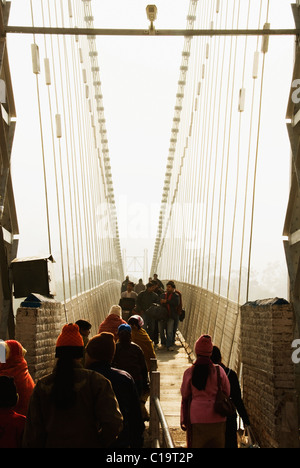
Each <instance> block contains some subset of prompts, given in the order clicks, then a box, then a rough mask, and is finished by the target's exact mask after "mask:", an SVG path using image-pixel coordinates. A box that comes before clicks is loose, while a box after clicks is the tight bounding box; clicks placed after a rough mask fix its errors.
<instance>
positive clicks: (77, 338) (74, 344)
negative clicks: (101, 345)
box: [56, 323, 84, 359]
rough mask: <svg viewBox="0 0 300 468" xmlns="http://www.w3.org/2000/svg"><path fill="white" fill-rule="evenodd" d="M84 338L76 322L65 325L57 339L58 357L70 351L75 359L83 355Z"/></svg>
mask: <svg viewBox="0 0 300 468" xmlns="http://www.w3.org/2000/svg"><path fill="white" fill-rule="evenodd" d="M83 347H84V344H83V339H82V336H81V335H80V333H79V327H78V325H76V324H75V323H68V324H67V325H64V326H63V328H62V331H61V333H60V335H59V337H58V338H57V341H56V357H62V355H63V354H65V353H68V354H69V355H70V356H71V357H72V356H73V355H74V359H76V358H79V357H81V356H82V355H83Z"/></svg>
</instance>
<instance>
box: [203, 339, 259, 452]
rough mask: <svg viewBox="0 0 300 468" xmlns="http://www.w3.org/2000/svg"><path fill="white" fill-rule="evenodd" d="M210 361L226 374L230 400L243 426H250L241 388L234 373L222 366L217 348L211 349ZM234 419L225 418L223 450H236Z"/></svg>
mask: <svg viewBox="0 0 300 468" xmlns="http://www.w3.org/2000/svg"><path fill="white" fill-rule="evenodd" d="M211 360H212V361H213V363H214V364H219V366H221V367H223V369H224V371H225V372H226V375H227V377H228V379H229V382H230V398H231V399H232V401H233V403H234V405H235V407H236V410H237V412H238V414H239V416H240V417H241V418H242V421H243V424H244V426H250V420H249V417H248V414H247V411H246V408H245V405H244V402H243V400H242V392H241V387H240V383H239V379H238V376H237V374H236V372H234V370H232V369H229V367H226V366H225V365H224V364H222V356H221V351H220V349H219V348H218V347H217V346H214V347H213V352H212V356H211ZM236 419H237V414H235V415H233V416H231V417H229V418H227V422H226V443H225V448H238V445H237V421H236Z"/></svg>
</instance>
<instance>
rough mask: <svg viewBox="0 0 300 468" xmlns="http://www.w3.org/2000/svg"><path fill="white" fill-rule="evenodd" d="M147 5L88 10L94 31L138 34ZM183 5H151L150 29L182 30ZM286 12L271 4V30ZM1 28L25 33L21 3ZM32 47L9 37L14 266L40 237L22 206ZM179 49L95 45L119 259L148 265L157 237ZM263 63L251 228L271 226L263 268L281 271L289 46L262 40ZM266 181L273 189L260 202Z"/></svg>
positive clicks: (26, 187)
mask: <svg viewBox="0 0 300 468" xmlns="http://www.w3.org/2000/svg"><path fill="white" fill-rule="evenodd" d="M253 1H256V0H253ZM38 3H39V2H35V4H38ZM66 3H67V2H66V1H65V4H66ZM148 3H149V2H147V1H144V0H129V1H126V2H125V1H124V0H114V1H111V0H94V1H92V8H93V13H94V24H95V27H99V28H100V27H103V28H139V29H140V28H145V29H147V28H148V25H149V22H148V20H147V17H146V11H145V9H146V5H147V4H148ZM189 3H190V2H189V0H159V1H156V2H155V4H156V5H157V7H158V18H157V21H156V22H155V26H156V27H157V29H160V28H163V29H172V28H180V29H182V28H185V27H186V16H187V13H188V8H189ZM291 3H292V2H291V1H289V0H271V1H270V4H271V11H270V17H271V26H272V27H282V28H283V27H293V26H294V24H293V20H292V15H291V8H290V4H291ZM10 24H30V9H29V1H27V0H12V8H11V17H10ZM31 42H32V38H31V37H24V36H18V35H11V36H10V37H9V56H10V65H11V72H12V78H13V86H14V94H15V100H16V107H17V114H18V116H17V131H16V134H15V141H14V151H13V162H12V168H13V177H14V181H15V184H16V185H15V196H16V203H17V209H18V219H19V224H20V231H21V237H20V249H19V255H20V256H31V255H36V254H39V253H41V252H42V251H43V249H45V245H44V246H43V245H42V246H41V250H40V252H36V246H37V245H38V244H39V242H40V239H41V237H43V236H41V234H40V232H41V231H40V229H35V226H37V225H39V223H40V221H39V217H40V216H41V215H40V213H41V210H42V209H43V203H42V200H40V199H39V198H40V197H38V196H34V197H33V198H32V195H31V196H30V194H31V193H32V189H33V191H35V190H36V194H38V193H39V191H40V187H39V183H40V180H39V179H40V178H41V177H39V176H38V175H37V173H36V168H37V165H38V164H39V163H37V162H36V160H35V153H36V152H38V148H39V144H40V141H39V136H38V135H37V131H36V129H35V128H34V127H33V125H32V122H31V121H30V119H29V117H28V116H29V115H30V112H31V109H33V107H34V106H36V103H35V102H34V101H33V99H32V92H33V90H34V87H33V75H32V71H31V56H30V44H31ZM183 43H184V39H183V38H182V37H177V38H176V37H170V38H153V37H152V38H149V37H147V38H142V37H99V38H98V39H97V45H98V52H99V64H100V76H101V81H102V90H103V96H104V107H105V116H106V126H107V133H108V141H109V149H110V158H111V166H112V174H113V182H114V190H115V198H116V203H117V207H118V214H119V227H120V236H121V246H122V248H126V250H127V254H128V255H142V254H143V249H144V248H147V249H149V263H150V262H151V254H152V252H151V249H152V248H153V245H154V241H155V236H156V228H157V221H158V213H159V208H160V201H161V193H162V188H163V181H164V176H165V168H166V161H167V157H168V149H169V141H170V136H171V128H172V120H173V114H174V105H175V101H176V99H175V96H176V92H177V82H178V78H179V67H180V63H181V53H182V48H183ZM267 60H268V70H267V73H266V76H267V77H266V82H267V83H268V84H267V86H266V90H265V101H264V102H265V109H266V111H265V112H267V113H269V117H268V118H269V119H270V125H269V126H267V127H266V128H264V138H263V141H262V145H263V148H267V150H266V151H267V152H269V159H268V160H266V159H263V161H262V166H261V169H260V171H261V172H260V174H259V183H258V193H257V196H258V197H259V200H260V203H259V206H260V207H261V213H262V214H261V218H260V217H258V226H259V225H260V220H261V222H262V224H261V225H262V226H263V223H265V222H266V220H265V212H266V210H267V211H268V216H269V218H270V221H268V222H267V225H268V226H270V223H273V224H272V227H271V233H270V235H269V234H267V236H266V240H265V241H264V242H263V248H264V249H265V253H266V256H265V259H264V260H265V266H267V265H268V264H269V263H272V262H276V261H278V262H279V263H280V265H282V266H283V268H284V267H285V258H284V253H283V248H282V237H281V236H282V229H283V223H284V217H285V209H286V204H287V200H288V179H289V141H288V137H287V132H286V127H285V112H286V107H287V99H288V96H289V86H290V83H291V75H292V61H293V40H292V39H291V38H271V40H270V52H269V55H268V58H267ZM24 90H26V92H24ZM24 148H26V154H24ZM265 178H268V179H269V180H270V179H272V183H271V184H270V186H269V188H268V190H267V192H266V193H264V179H265ZM33 199H34V204H33ZM39 202H40V207H39V205H38V203H39ZM138 216H142V219H143V223H142V224H143V226H144V230H145V235H144V238H143V236H139V237H142V238H141V239H136V238H135V226H136V219H137V217H138ZM263 229H264V228H263ZM259 237H260V234H259ZM261 237H263V233H262V234H261ZM42 244H43V241H42ZM149 267H150V265H149Z"/></svg>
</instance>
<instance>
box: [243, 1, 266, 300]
mask: <svg viewBox="0 0 300 468" xmlns="http://www.w3.org/2000/svg"><path fill="white" fill-rule="evenodd" d="M269 9H270V0H268V2H267V15H266V18H267V19H266V20H267V21H268V18H269ZM265 62H266V53H265V51H264V54H263V63H262V78H261V88H260V99H259V118H258V130H257V140H256V152H255V167H254V184H253V196H252V210H251V224H250V244H249V256H248V276H247V294H246V300H247V301H248V299H249V287H250V272H251V254H252V242H253V224H254V211H255V195H256V175H257V164H258V153H259V141H260V130H261V111H262V101H263V88H264V72H265Z"/></svg>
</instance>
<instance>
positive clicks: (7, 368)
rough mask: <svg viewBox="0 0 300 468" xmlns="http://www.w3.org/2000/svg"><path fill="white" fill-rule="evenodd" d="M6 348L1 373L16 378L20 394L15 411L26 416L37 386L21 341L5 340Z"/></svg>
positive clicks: (0, 368)
mask: <svg viewBox="0 0 300 468" xmlns="http://www.w3.org/2000/svg"><path fill="white" fill-rule="evenodd" d="M5 348H6V362H4V363H0V375H6V376H8V377H13V378H14V381H15V384H16V387H17V392H18V395H19V400H18V403H17V406H16V408H15V411H16V412H17V413H19V414H23V415H24V416H26V414H27V409H28V405H29V400H30V397H31V394H32V392H33V389H34V386H35V383H34V381H33V379H32V377H31V375H30V373H29V370H28V365H27V361H26V360H25V354H26V350H25V349H24V348H23V346H22V345H21V343H19V342H18V341H15V340H7V341H5Z"/></svg>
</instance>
